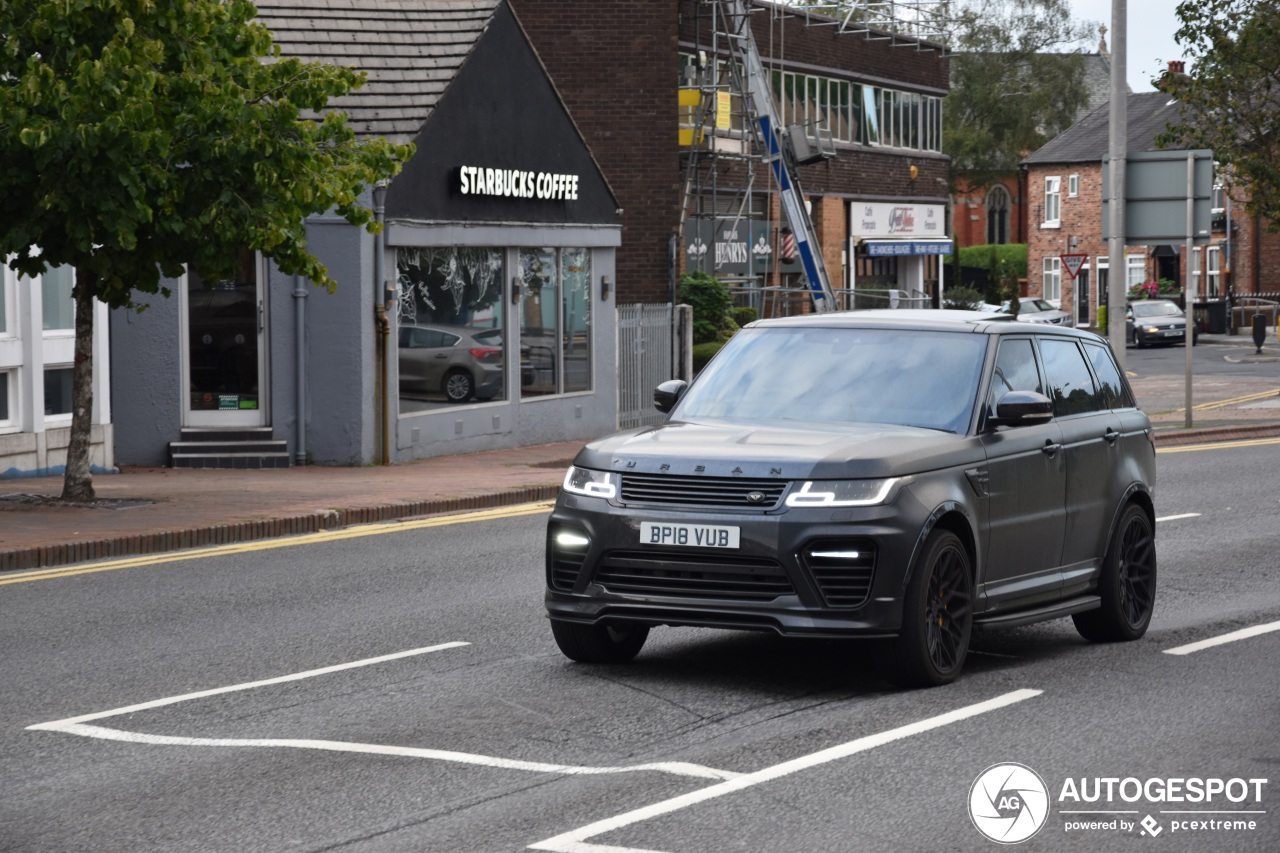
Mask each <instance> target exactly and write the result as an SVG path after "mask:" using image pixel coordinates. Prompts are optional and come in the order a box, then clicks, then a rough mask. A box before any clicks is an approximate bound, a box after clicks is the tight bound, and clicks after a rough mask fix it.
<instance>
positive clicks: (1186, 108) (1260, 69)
mask: <svg viewBox="0 0 1280 853" xmlns="http://www.w3.org/2000/svg"><path fill="white" fill-rule="evenodd" d="M1177 14H1178V20H1179V21H1180V22H1181V27H1180V28H1179V29H1178V31H1177V32H1176V33H1175V34H1174V38H1175V39H1176V40H1177V42H1178V44H1179V45H1180V46H1181V47H1182V48H1183V55H1184V56H1185V57H1186V58H1187V59H1188V60H1189V61H1190V65H1191V71H1190V73H1188V74H1165V75H1163V76H1162V77H1160V78H1159V79H1158V80H1156V81H1153V82H1154V83H1155V84H1156V87H1157V88H1158V89H1160V91H1162V92H1167V93H1169V94H1171V95H1173V96H1174V97H1175V98H1177V100H1178V101H1179V102H1180V104H1181V117H1180V120H1179V123H1178V124H1176V125H1172V126H1170V127H1169V129H1168V131H1167V132H1166V133H1164V134H1161V135H1160V136H1159V137H1158V138H1157V142H1158V144H1160V145H1161V146H1162V147H1171V148H1172V147H1176V148H1210V149H1212V150H1213V156H1214V159H1215V160H1216V161H1217V163H1218V167H1219V175H1220V176H1221V178H1222V179H1223V181H1224V184H1225V186H1227V187H1228V188H1229V189H1230V188H1235V187H1240V188H1242V189H1243V190H1244V191H1245V192H1244V193H1242V194H1241V195H1243V196H1244V197H1245V205H1246V207H1247V209H1248V210H1249V212H1250V213H1255V214H1259V215H1261V216H1263V217H1265V218H1267V219H1268V220H1269V221H1270V223H1271V228H1272V229H1273V230H1274V229H1278V228H1280V64H1277V62H1276V57H1277V56H1280V2H1278V0H1185V2H1183V3H1180V4H1179V5H1178V10H1177Z"/></svg>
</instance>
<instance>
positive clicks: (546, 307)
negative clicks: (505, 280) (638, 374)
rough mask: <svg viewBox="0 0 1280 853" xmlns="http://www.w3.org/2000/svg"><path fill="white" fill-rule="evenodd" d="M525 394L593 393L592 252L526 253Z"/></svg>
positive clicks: (522, 348) (522, 357)
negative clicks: (591, 391)
mask: <svg viewBox="0 0 1280 853" xmlns="http://www.w3.org/2000/svg"><path fill="white" fill-rule="evenodd" d="M520 282H521V289H522V290H523V292H524V294H525V295H524V297H523V298H522V300H521V307H520V389H521V390H520V393H521V396H523V397H541V396H548V395H551V394H565V393H572V392H575V391H590V390H591V372H592V364H591V362H592V345H591V253H590V252H589V251H588V250H587V249H576V248H575V249H551V248H539V249H521V250H520Z"/></svg>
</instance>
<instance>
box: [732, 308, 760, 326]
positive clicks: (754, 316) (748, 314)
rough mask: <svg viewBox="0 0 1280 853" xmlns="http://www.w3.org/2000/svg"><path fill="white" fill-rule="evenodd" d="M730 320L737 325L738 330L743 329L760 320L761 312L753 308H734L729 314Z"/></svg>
mask: <svg viewBox="0 0 1280 853" xmlns="http://www.w3.org/2000/svg"><path fill="white" fill-rule="evenodd" d="M729 319H731V320H733V322H735V323H737V324H738V328H739V329H741V328H742V327H743V326H745V325H747V324H748V323H754V322H755V321H756V320H759V319H760V312H759V311H756V309H754V308H751V307H744V308H734V309H733V310H732V311H730V312H729Z"/></svg>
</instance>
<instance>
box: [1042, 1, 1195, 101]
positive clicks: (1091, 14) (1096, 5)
mask: <svg viewBox="0 0 1280 853" xmlns="http://www.w3.org/2000/svg"><path fill="white" fill-rule="evenodd" d="M1067 3H1068V5H1069V6H1070V7H1071V12H1072V15H1073V16H1074V17H1075V18H1076V19H1077V20H1080V21H1094V22H1095V23H1101V24H1106V25H1107V48H1108V49H1109V50H1112V51H1114V49H1115V47H1114V45H1115V41H1114V39H1113V38H1112V30H1111V0H1067ZM1126 5H1127V12H1128V14H1127V16H1126V17H1127V18H1128V26H1127V28H1126V29H1127V30H1128V39H1127V42H1128V43H1127V48H1128V50H1127V54H1126V63H1125V64H1126V66H1127V67H1126V71H1127V72H1128V74H1127V75H1126V76H1127V77H1128V79H1129V88H1130V89H1132V90H1133V91H1135V92H1153V91H1155V87H1154V86H1152V85H1151V78H1152V77H1155V76H1156V75H1158V74H1159V73H1160V72H1161V71H1163V70H1165V69H1166V68H1167V67H1168V62H1169V60H1170V59H1184V58H1185V57H1184V56H1183V52H1182V48H1180V47H1179V46H1178V43H1177V42H1176V41H1174V40H1173V34H1174V33H1175V32H1177V30H1178V16H1177V15H1176V14H1175V13H1174V10H1175V9H1176V8H1177V5H1178V4H1177V0H1127V2H1126ZM1089 49H1090V50H1091V51H1092V50H1097V49H1098V42H1097V39H1094V41H1093V44H1092V45H1089ZM1187 70H1188V71H1190V70H1191V67H1190V65H1188V66H1187Z"/></svg>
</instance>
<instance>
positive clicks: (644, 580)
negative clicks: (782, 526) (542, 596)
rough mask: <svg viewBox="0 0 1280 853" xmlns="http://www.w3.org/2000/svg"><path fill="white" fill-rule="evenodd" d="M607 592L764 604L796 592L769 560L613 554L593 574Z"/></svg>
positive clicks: (607, 556) (701, 555)
mask: <svg viewBox="0 0 1280 853" xmlns="http://www.w3.org/2000/svg"><path fill="white" fill-rule="evenodd" d="M593 580H595V582H596V583H599V584H601V585H603V586H604V587H605V588H606V589H608V590H609V591H610V592H616V593H628V594H634V595H664V596H674V597H684V598H729V599H738V600H743V601H769V600H771V599H774V598H777V597H778V596H780V595H790V594H792V593H793V592H794V591H795V590H794V588H793V587H792V586H791V579H790V578H788V577H787V574H786V572H784V571H783V569H782V566H781V565H779V564H778V563H776V562H774V561H773V560H765V559H757V558H750V557H747V558H743V557H727V556H713V555H710V554H692V553H684V552H681V553H662V554H651V553H645V552H638V551H614V552H613V553H610V554H608V555H606V556H605V558H604V559H603V560H602V561H601V562H600V566H599V567H598V568H597V569H596V573H595V577H594V578H593Z"/></svg>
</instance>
